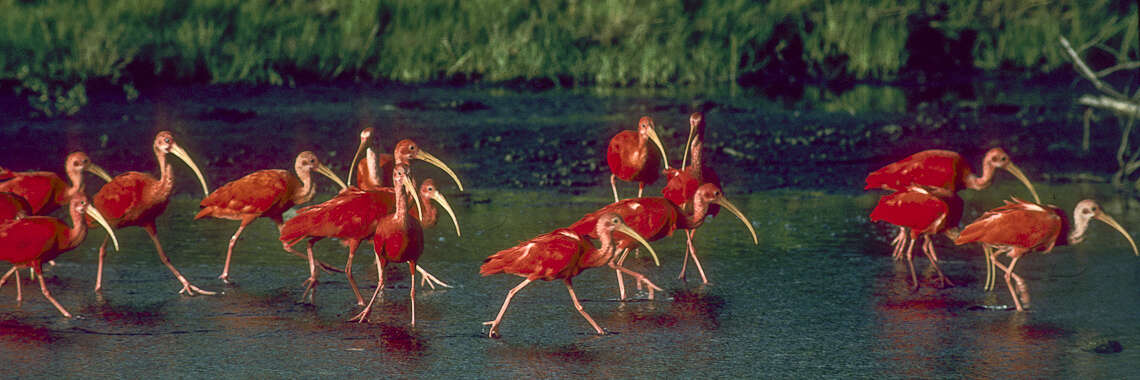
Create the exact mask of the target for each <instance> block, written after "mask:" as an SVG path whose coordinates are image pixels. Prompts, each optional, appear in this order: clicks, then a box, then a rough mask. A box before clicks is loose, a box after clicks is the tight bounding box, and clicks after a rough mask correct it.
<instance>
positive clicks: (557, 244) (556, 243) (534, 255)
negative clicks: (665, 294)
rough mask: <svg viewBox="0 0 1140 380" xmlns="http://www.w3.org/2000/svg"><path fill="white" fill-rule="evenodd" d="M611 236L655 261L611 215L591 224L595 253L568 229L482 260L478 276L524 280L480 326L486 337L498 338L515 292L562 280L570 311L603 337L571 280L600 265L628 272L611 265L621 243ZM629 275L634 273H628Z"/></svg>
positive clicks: (584, 239)
mask: <svg viewBox="0 0 1140 380" xmlns="http://www.w3.org/2000/svg"><path fill="white" fill-rule="evenodd" d="M615 232H621V233H623V234H625V236H626V237H627V238H626V239H629V240H633V241H637V242H638V243H641V245H644V246H645V247H646V248H648V249H649V253H650V254H652V255H653V259H654V261H656V260H657V252H655V251H654V250H653V247H651V246H650V245H649V243H648V242H646V241H645V240H646V239H645V238H644V237H642V235H640V234H638V233H637V231H635V230H634V229H633V228H630V226H628V225H626V224H625V222H623V221H622V218H621V217H620V216H618V214H616V213H612V212H607V213H604V214H602V215H600V216H598V217H597V220H596V221H595V223H593V231H592V233H593V234H594V235H595V236H597V238H598V241H599V242H600V243H601V247H600V248H596V249H595V248H594V244H593V243H592V242H590V239H589V238H588V237H587V236H586V235H584V234H581V233H579V232H576V231H574V230H571V229H569V228H559V229H557V230H554V231H551V232H549V233H545V234H542V235H538V236H537V237H535V238H533V239H530V240H527V241H524V242H522V243H519V244H518V245H516V246H514V247H511V248H508V249H504V250H502V251H499V252H497V253H495V254H494V255H491V256H490V257H488V258H487V259H486V260H483V265H482V266H480V267H479V274H481V275H483V276H489V275H492V274H496V273H510V274H514V275H517V276H521V277H524V278H525V280H523V282H522V283H520V284H518V286H515V287H514V288H513V289H511V291H510V292H507V299H506V300H504V301H503V307H502V308H501V309H499V314H498V315H497V316H495V320H493V321H487V322H484V323H483V324H484V325H491V329H490V331H489V332H488V333H487V336H489V337H492V338H495V337H498V336H499V323H500V322H502V321H503V314H505V313H506V312H507V306H509V305H510V304H511V298H514V296H515V294H516V293H518V292H519V290H522V288H523V287H526V286H527V285H528V284H530V283H531V282H532V281H534V280H543V281H551V280H556V279H562V281H563V282H565V283H566V290H567V291H569V292H570V300H571V301H573V302H574V308H575V309H577V310H578V313H580V314H582V317H583V318H586V321H587V322H590V326H593V327H594V331H596V332H597V333H598V335H603V334H605V333H606V332H605V331H604V330H602V328H601V327H600V326H598V324H597V323H596V322H594V319H593V318H590V315H589V314H586V310H584V309H583V308H582V304H580V303H578V296H577V295H575V294H574V285H573V283H572V279H573V278H574V276H577V275H578V274H579V273H582V271H583V270H586V269H589V268H596V267H600V266H603V265H609V266H610V267H612V268H614V269H615V270H626V271H628V269H625V268H622V267H620V266H618V265H616V264H614V254H615V251H616V250H617V247H618V245H619V244H618V239H621V238H620V237H617V236H615V235H614V233H615ZM630 273H635V272H632V271H630Z"/></svg>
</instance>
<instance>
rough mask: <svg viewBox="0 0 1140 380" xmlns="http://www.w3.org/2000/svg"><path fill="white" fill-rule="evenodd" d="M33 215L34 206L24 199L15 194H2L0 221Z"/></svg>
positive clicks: (0, 199)
mask: <svg viewBox="0 0 1140 380" xmlns="http://www.w3.org/2000/svg"><path fill="white" fill-rule="evenodd" d="M20 215H23V216H29V215H32V206H31V205H29V204H28V201H26V200H24V197H21V196H19V195H16V194H13V193H7V192H0V221H5V220H11V219H16V217H18V216H20Z"/></svg>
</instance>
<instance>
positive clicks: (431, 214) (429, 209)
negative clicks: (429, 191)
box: [417, 195, 439, 228]
mask: <svg viewBox="0 0 1140 380" xmlns="http://www.w3.org/2000/svg"><path fill="white" fill-rule="evenodd" d="M420 202H424V204H423V206H422V207H423V209H424V215H423V216H420V217H418V218H417V219H419V220H420V226H422V227H424V228H430V227H434V226H435V222H437V221H439V214H438V212H437V211H438V210H437V209H436V208H435V205H434V204H432V203H431V198H430V197H427V196H423V195H420Z"/></svg>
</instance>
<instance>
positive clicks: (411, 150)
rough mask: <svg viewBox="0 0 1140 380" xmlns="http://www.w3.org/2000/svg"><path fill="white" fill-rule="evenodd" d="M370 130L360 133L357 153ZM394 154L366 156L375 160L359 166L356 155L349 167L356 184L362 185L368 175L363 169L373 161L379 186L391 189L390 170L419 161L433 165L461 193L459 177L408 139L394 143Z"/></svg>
mask: <svg viewBox="0 0 1140 380" xmlns="http://www.w3.org/2000/svg"><path fill="white" fill-rule="evenodd" d="M371 129H372V128H365V129H364V130H363V131H361V132H360V146H359V147H357V150H356V151H357V152H360V151H363V150H365V148H366V145H367V144H368V137H371V135H372V131H371ZM394 153H395V154H381V155H379V156H378V157H375V156H372V155H368V156H367V157H375V158H373V159H368V158H367V157H366V159H365V160H361V162H360V164H359V165H357V157H358V156H359V153H358V154H356V155H355V156H354V157H353V159H352V164H351V165H350V166H354V167H356V170H357V172H356V182H357V183H362V182H364V181H365V180H366V179H367V177H368V176H369V174H368V173H366V172H365V167H366V166H367V165H372V164H370V163H368V161H373V162H375V165H376V168H378V169H376V170H373V171H372V172H375V173H377V178H379V179H381V180H382V181H383V182H381V183H380V186H382V187H392V184H391V183H389V182H388V181H390V180H391V179H392V168H393V167H394V166H396V165H411V162H412V160H420V161H424V162H427V163H429V164H432V165H435V167H438V168H440V170H443V171H444V172H445V173H447V175H448V176H450V177H451V179H453V180H455V184H456V185H457V186H459V191H463V183H462V182H459V177H458V176H456V175H455V172H453V171H451V168H449V167H447V164H444V163H443V161H441V160H440V159H438V158H436V157H435V156H433V155H431V154H430V153H428V152H427V151H424V150H423V149H420V148H419V146H418V145H416V142H415V141H412V140H410V139H403V140H400V142H398V143H396V149H395V151H394ZM350 175H351V173H350Z"/></svg>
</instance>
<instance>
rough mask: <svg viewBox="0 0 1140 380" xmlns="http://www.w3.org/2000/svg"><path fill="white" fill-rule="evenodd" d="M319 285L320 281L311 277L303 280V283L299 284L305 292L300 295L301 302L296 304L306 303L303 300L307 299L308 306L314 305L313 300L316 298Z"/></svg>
mask: <svg viewBox="0 0 1140 380" xmlns="http://www.w3.org/2000/svg"><path fill="white" fill-rule="evenodd" d="M319 283H320V280H317V279H316V278H313V277H309V278H307V279H305V282H304V283H303V284H301V285H303V286H304V287H305V291H304V292H303V293H301V300H300V301H297V303H306V302H305V299H306V298H308V300H309V302H308V303H309V304H316V299H315V298H316V297H317V285H318V284H319Z"/></svg>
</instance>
